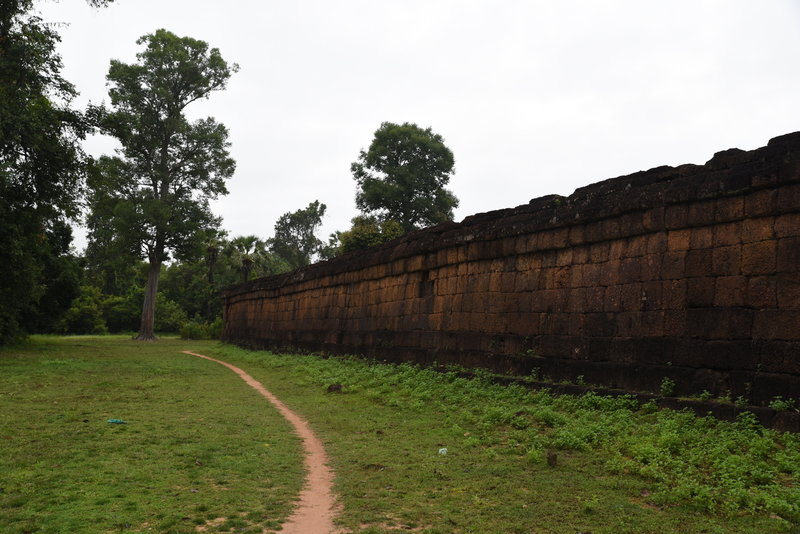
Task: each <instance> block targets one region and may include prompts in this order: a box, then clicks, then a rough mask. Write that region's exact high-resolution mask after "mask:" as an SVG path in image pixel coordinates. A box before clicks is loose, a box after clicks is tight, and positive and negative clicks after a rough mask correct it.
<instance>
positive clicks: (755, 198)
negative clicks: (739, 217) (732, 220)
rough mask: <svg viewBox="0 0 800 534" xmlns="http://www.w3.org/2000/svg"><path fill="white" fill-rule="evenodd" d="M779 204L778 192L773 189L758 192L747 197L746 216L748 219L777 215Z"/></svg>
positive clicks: (745, 202) (745, 204)
mask: <svg viewBox="0 0 800 534" xmlns="http://www.w3.org/2000/svg"><path fill="white" fill-rule="evenodd" d="M777 203H778V192H777V191H775V190H773V189H768V190H765V191H756V192H755V193H752V194H750V195H748V196H747V197H745V199H744V214H745V216H746V217H763V216H765V215H771V214H773V213H775V208H776V207H777Z"/></svg>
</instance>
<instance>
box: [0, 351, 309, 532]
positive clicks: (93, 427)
mask: <svg viewBox="0 0 800 534" xmlns="http://www.w3.org/2000/svg"><path fill="white" fill-rule="evenodd" d="M209 347H210V344H209V343H208V342H181V341H178V340H162V341H159V342H157V343H137V342H133V341H129V340H127V339H123V338H118V337H117V338H114V337H74V338H50V337H36V338H34V339H33V340H32V342H30V343H29V344H27V345H25V346H22V347H17V348H13V349H4V350H3V351H2V352H0V488H1V489H0V525H1V526H0V531H2V532H3V533H22V532H53V533H65V532H69V533H80V532H115V531H153V532H195V530H196V527H197V525H202V524H204V523H206V521H209V520H213V519H216V518H225V519H226V520H227V521H226V523H227V524H230V523H231V522H234V523H236V522H238V523H237V524H243V525H245V526H246V527H252V529H251V531H252V532H261V527H262V526H274V527H277V526H278V525H279V520H281V519H282V518H284V517H285V516H286V514H287V512H288V510H289V508H290V506H291V502H292V499H294V497H295V495H296V493H297V491H298V489H299V486H300V483H301V477H302V467H301V464H300V462H301V452H300V449H299V442H298V440H297V439H296V438H294V436H293V435H292V434H291V432H290V427H289V425H288V424H287V423H285V422H284V420H283V419H282V418H281V417H280V416H279V415H278V414H277V413H275V411H274V410H272V409H271V407H270V406H269V405H268V404H266V402H265V401H264V400H263V398H261V397H260V396H259V395H258V394H257V393H256V392H255V391H253V390H252V389H251V388H249V387H247V386H246V385H245V384H244V383H243V382H242V381H241V379H239V378H238V377H237V376H236V375H234V374H233V373H231V372H230V371H229V370H227V369H225V368H224V367H222V366H220V365H217V364H214V363H212V362H208V361H205V360H201V359H199V358H195V357H192V356H187V355H184V354H181V353H180V351H181V350H185V349H192V350H196V351H203V350H207V349H208V348H209ZM109 419H122V420H124V421H126V423H127V424H110V423H108V422H107V420H109ZM256 527H257V528H256ZM238 531H240V532H242V531H246V529H245V530H242V529H240V530H238Z"/></svg>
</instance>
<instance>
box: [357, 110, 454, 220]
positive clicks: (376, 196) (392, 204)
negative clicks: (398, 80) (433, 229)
mask: <svg viewBox="0 0 800 534" xmlns="http://www.w3.org/2000/svg"><path fill="white" fill-rule="evenodd" d="M454 164H455V162H454V159H453V153H452V152H451V151H450V149H449V148H447V146H445V144H444V140H443V139H442V136H441V135H439V134H436V133H434V132H433V131H432V130H431V129H430V128H425V129H423V128H420V127H419V126H417V125H416V124H412V123H407V122H406V123H403V124H394V123H391V122H384V123H383V124H381V126H380V128H378V130H377V131H375V137H374V139H373V140H372V143H371V144H370V146H369V149H368V150H366V151H364V150H362V151H361V152H360V154H359V157H358V160H357V161H355V162H354V163H353V164H352V165H351V167H350V168H351V171H352V173H353V178H354V179H355V180H356V182H357V183H358V187H359V189H358V192H357V193H356V206H357V207H358V208H359V210H361V212H362V213H363V214H364V215H367V216H372V217H375V218H377V219H378V220H380V221H384V220H389V219H391V220H395V221H397V222H398V223H400V225H401V226H402V227H403V229H404V230H405V231H406V232H409V231H411V230H415V229H418V228H423V227H426V226H430V225H434V224H438V223H440V222H444V221H448V220H452V219H453V209H454V208H456V207H457V206H458V199H457V198H456V197H455V195H453V193H451V192H450V191H448V190H447V189H446V188H445V186H446V185H447V184H448V183H449V181H450V177H451V175H452V174H453V172H454V168H453V167H454Z"/></svg>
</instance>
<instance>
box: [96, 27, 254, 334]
mask: <svg viewBox="0 0 800 534" xmlns="http://www.w3.org/2000/svg"><path fill="white" fill-rule="evenodd" d="M137 43H138V44H140V45H144V46H145V48H144V50H143V51H142V52H140V53H138V54H137V56H136V57H137V59H138V62H137V63H133V64H126V63H122V62H120V61H116V60H114V61H112V62H111V67H110V69H109V71H108V75H107V80H108V83H109V85H110V86H111V88H110V90H109V96H110V99H111V106H112V110H111V111H108V110H106V109H104V108H95V110H94V114H95V116H96V119H97V120H98V123H99V124H100V125H101V128H102V130H103V131H104V132H106V133H108V134H110V135H113V136H114V137H116V138H117V139H118V140H119V141H120V143H121V144H122V149H121V150H119V151H118V156H119V157H115V158H103V159H102V160H101V161H100V163H99V169H100V172H99V173H97V176H99V178H98V179H96V180H93V181H92V183H91V184H90V185H91V187H92V190H93V191H92V211H93V213H94V214H99V213H104V214H106V216H105V217H99V219H100V220H98V221H95V226H94V227H93V228H91V229H92V230H93V231H97V230H98V227H97V224H104V225H105V227H106V229H107V231H109V232H111V234H112V235H111V238H110V239H111V240H112V241H116V242H118V243H120V244H121V245H120V246H121V248H123V249H127V250H130V251H131V252H134V253H136V254H137V255H139V256H140V257H142V258H144V259H146V260H147V262H148V265H149V269H148V277H147V282H146V284H145V292H144V300H143V304H142V317H141V324H140V327H139V334H138V336H137V339H140V340H152V339H154V330H153V327H154V318H155V308H156V294H157V291H158V281H159V277H160V274H161V266H162V264H163V263H164V262H165V261H166V260H167V259H168V258H169V254H170V253H172V254H173V255H174V256H175V257H178V258H180V257H181V255H182V254H184V253H188V251H189V250H194V249H196V247H197V243H196V242H195V239H196V238H197V236H199V235H201V233H200V230H203V229H208V228H215V227H217V226H218V224H219V220H218V219H216V218H215V217H214V216H213V215H212V214H211V211H210V208H209V200H211V199H214V198H216V197H217V196H218V195H221V194H226V193H227V189H226V187H225V180H226V179H227V178H230V177H231V176H232V175H233V172H234V168H235V163H234V161H233V159H232V158H231V157H230V155H229V151H228V149H229V146H230V143H228V131H227V129H226V128H225V126H224V125H222V124H220V123H217V122H216V121H215V120H214V119H213V118H205V119H200V120H197V121H195V122H189V120H188V119H187V118H186V116H185V115H184V110H185V109H186V107H187V106H188V105H189V104H191V103H192V102H195V101H197V100H201V99H206V98H208V97H209V95H210V94H211V93H212V92H214V91H219V90H222V89H224V88H225V86H226V83H227V81H228V79H229V78H230V76H231V74H232V73H233V72H235V71H236V70H238V66H237V65H236V64H228V63H227V62H226V61H225V60H223V59H222V56H221V55H220V53H219V50H218V49H216V48H211V49H209V47H208V44H207V43H205V42H203V41H199V40H196V39H192V38H190V37H178V36H177V35H175V34H173V33H171V32H168V31H166V30H163V29H161V30H157V31H156V32H154V33H152V34H148V35H145V36H143V37H141V38H140V39H139V40H138V41H137Z"/></svg>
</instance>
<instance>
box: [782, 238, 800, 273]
mask: <svg viewBox="0 0 800 534" xmlns="http://www.w3.org/2000/svg"><path fill="white" fill-rule="evenodd" d="M777 268H778V271H779V272H782V273H796V272H798V271H800V237H786V238H783V239H781V240H779V241H778V258H777Z"/></svg>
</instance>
